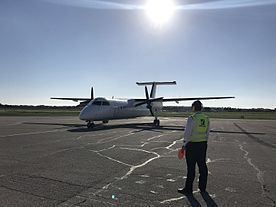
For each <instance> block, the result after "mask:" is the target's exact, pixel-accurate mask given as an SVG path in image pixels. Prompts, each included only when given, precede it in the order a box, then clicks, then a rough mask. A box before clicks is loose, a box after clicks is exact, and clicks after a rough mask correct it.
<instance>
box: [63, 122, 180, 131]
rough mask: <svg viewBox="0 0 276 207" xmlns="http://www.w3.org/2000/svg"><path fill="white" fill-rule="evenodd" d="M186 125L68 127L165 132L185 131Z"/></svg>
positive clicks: (75, 129)
mask: <svg viewBox="0 0 276 207" xmlns="http://www.w3.org/2000/svg"><path fill="white" fill-rule="evenodd" d="M184 128H185V127H183V126H165V125H162V126H159V127H156V126H153V124H152V123H128V124H113V125H104V124H97V125H96V126H95V127H93V128H91V129H89V128H86V127H80V128H74V129H68V131H70V132H92V131H104V130H111V129H133V130H135V129H136V130H137V131H134V132H141V131H154V132H163V131H183V130H184Z"/></svg>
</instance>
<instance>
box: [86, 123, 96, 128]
mask: <svg viewBox="0 0 276 207" xmlns="http://www.w3.org/2000/svg"><path fill="white" fill-rule="evenodd" d="M86 126H87V128H88V129H92V128H93V127H94V126H95V124H94V122H93V121H88V122H87V124H86Z"/></svg>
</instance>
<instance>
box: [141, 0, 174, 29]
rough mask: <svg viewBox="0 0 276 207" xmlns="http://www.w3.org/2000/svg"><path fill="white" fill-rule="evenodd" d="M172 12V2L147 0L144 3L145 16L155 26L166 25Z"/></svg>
mask: <svg viewBox="0 0 276 207" xmlns="http://www.w3.org/2000/svg"><path fill="white" fill-rule="evenodd" d="M174 11H175V3H174V1H173V0H148V1H147V3H146V12H147V15H148V16H149V18H150V20H151V21H152V23H153V24H154V25H156V26H160V25H163V24H164V23H167V22H168V21H169V20H170V19H171V18H172V16H173V14H174Z"/></svg>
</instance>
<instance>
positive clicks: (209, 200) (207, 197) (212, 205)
mask: <svg viewBox="0 0 276 207" xmlns="http://www.w3.org/2000/svg"><path fill="white" fill-rule="evenodd" d="M200 194H201V196H202V198H203V199H204V201H205V203H206V204H207V207H218V205H217V204H216V202H215V201H214V200H213V199H212V197H211V196H210V195H209V193H208V192H200Z"/></svg>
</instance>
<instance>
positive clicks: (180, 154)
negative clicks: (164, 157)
mask: <svg viewBox="0 0 276 207" xmlns="http://www.w3.org/2000/svg"><path fill="white" fill-rule="evenodd" d="M184 156H185V150H184V149H183V147H182V148H181V149H179V150H178V159H179V160H182V159H183V158H184Z"/></svg>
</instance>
